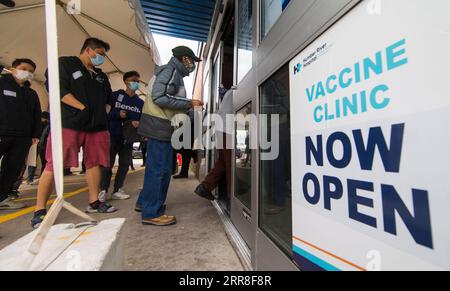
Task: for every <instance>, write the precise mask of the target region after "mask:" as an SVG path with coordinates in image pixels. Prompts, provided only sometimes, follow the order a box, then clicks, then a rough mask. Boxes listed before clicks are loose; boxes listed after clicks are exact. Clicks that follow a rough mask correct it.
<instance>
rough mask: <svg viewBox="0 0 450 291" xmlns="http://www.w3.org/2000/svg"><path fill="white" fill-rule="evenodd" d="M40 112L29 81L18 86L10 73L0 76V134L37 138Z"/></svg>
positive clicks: (39, 106)
mask: <svg viewBox="0 0 450 291" xmlns="http://www.w3.org/2000/svg"><path fill="white" fill-rule="evenodd" d="M41 114H42V113H41V104H40V102H39V97H38V95H37V93H36V91H34V90H33V89H31V88H30V83H29V82H26V83H25V85H24V86H23V87H20V86H19V85H18V84H17V82H16V80H15V79H14V78H13V77H12V76H11V75H2V76H0V136H17V137H29V138H39V137H40V135H41Z"/></svg>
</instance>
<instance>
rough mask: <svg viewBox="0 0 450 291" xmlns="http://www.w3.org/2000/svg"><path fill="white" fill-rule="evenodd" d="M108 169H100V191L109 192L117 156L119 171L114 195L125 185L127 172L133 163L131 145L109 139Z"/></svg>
mask: <svg viewBox="0 0 450 291" xmlns="http://www.w3.org/2000/svg"><path fill="white" fill-rule="evenodd" d="M109 153H110V167H109V168H102V180H101V183H100V188H101V190H105V191H106V192H108V191H109V186H110V184H111V177H112V169H113V167H114V164H115V163H116V157H117V155H119V169H118V170H117V173H116V180H115V182H114V193H115V192H117V191H119V189H121V188H122V187H123V185H124V183H125V178H126V177H127V174H128V170H129V168H130V165H131V163H132V162H133V145H132V144H128V143H124V142H123V140H120V139H119V140H113V139H111V148H110V152H109Z"/></svg>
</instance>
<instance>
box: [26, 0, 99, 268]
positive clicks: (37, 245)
mask: <svg viewBox="0 0 450 291" xmlns="http://www.w3.org/2000/svg"><path fill="white" fill-rule="evenodd" d="M45 20H46V21H45V22H46V34H47V64H48V81H49V101H50V123H51V125H52V130H51V139H52V157H53V161H54V163H53V173H54V179H55V186H56V187H55V189H56V195H57V199H56V201H55V202H54V203H53V205H52V207H51V208H50V211H49V212H48V214H47V216H46V217H45V219H44V221H43V222H42V224H41V226H40V227H39V229H38V230H37V231H36V234H35V235H34V237H33V239H32V241H31V243H30V246H29V248H28V249H27V251H26V252H25V254H24V259H23V261H22V269H23V270H30V269H31V268H32V266H33V262H34V260H35V258H36V256H37V255H38V254H39V252H40V250H41V248H42V244H43V243H44V241H45V239H46V237H47V235H48V232H49V231H50V229H51V227H52V226H53V224H54V223H55V221H56V218H57V217H58V214H59V213H60V212H61V209H62V208H63V207H64V208H66V209H67V210H69V211H71V212H72V213H74V214H76V215H79V216H80V217H82V218H83V219H86V220H88V221H91V222H93V223H94V224H95V223H96V222H95V220H94V219H93V218H91V217H90V216H88V215H86V214H84V213H82V212H81V211H79V210H77V209H75V208H74V207H73V206H72V205H70V204H69V203H67V202H65V201H64V175H63V171H64V166H63V165H64V161H63V152H62V122H61V99H60V87H59V57H58V19H57V14H56V1H55V0H45Z"/></svg>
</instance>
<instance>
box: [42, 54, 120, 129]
mask: <svg viewBox="0 0 450 291" xmlns="http://www.w3.org/2000/svg"><path fill="white" fill-rule="evenodd" d="M46 75H47V74H46ZM59 75H60V88H61V98H63V97H64V96H66V95H67V94H72V95H73V96H75V98H76V99H77V100H78V101H80V102H81V103H83V104H84V106H85V107H86V109H85V110H83V111H80V110H78V109H75V108H73V107H70V106H68V105H66V104H64V103H61V115H62V127H63V128H69V129H74V130H77V131H86V132H98V131H104V130H108V117H107V114H106V107H105V106H106V105H107V104H109V103H110V96H111V93H112V90H111V84H110V83H109V80H108V76H107V75H106V74H105V73H103V72H102V70H100V69H97V68H96V69H95V73H91V72H89V71H88V70H87V69H86V67H85V66H84V65H83V63H82V62H81V60H80V59H79V58H78V57H61V58H60V59H59Z"/></svg>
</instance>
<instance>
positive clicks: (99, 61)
mask: <svg viewBox="0 0 450 291" xmlns="http://www.w3.org/2000/svg"><path fill="white" fill-rule="evenodd" d="M91 62H92V65H93V66H94V67H98V66H101V65H103V63H104V62H105V57H104V56H102V55H99V54H96V55H95V58H91Z"/></svg>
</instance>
